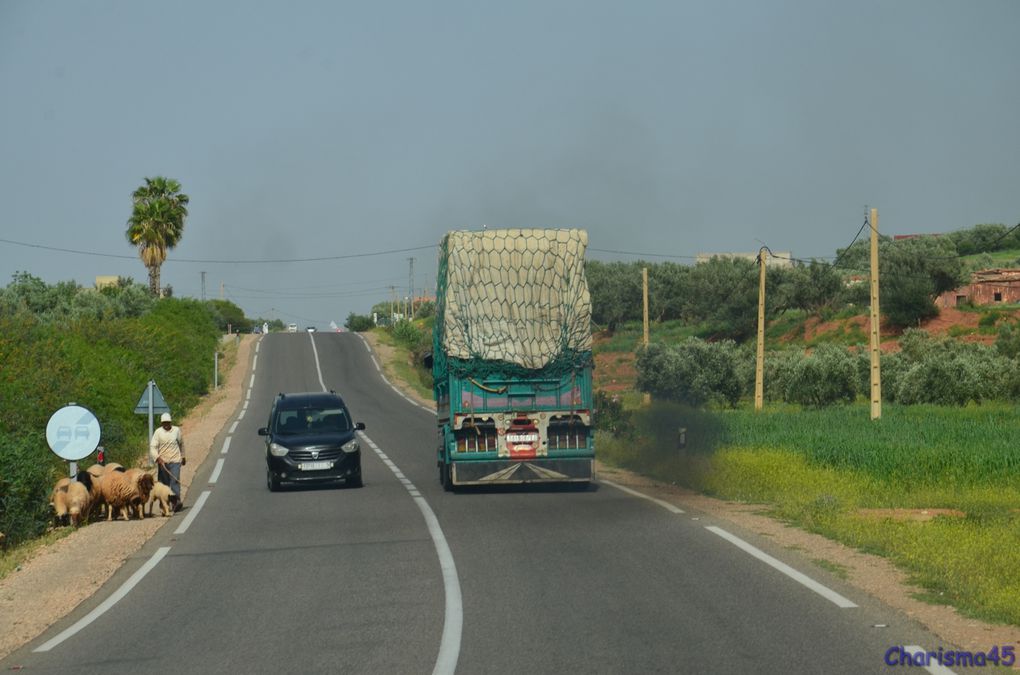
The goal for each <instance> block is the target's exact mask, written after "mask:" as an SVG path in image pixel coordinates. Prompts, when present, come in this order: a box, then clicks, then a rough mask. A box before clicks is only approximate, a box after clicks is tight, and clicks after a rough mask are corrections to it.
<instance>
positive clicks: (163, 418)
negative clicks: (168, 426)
mask: <svg viewBox="0 0 1020 675" xmlns="http://www.w3.org/2000/svg"><path fill="white" fill-rule="evenodd" d="M172 420H173V418H172V417H170V413H163V414H162V415H160V416H159V423H160V424H162V423H163V422H170V421H172Z"/></svg>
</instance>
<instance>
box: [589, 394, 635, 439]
mask: <svg viewBox="0 0 1020 675" xmlns="http://www.w3.org/2000/svg"><path fill="white" fill-rule="evenodd" d="M593 418H594V419H593V424H594V426H595V428H596V429H598V430H599V431H608V432H610V433H612V434H615V435H616V436H624V437H630V436H631V435H632V434H633V432H634V425H633V423H632V422H631V415H630V413H629V412H628V411H627V410H625V409H624V407H623V402H622V401H620V398H619V397H618V396H611V395H609V394H608V393H606V392H605V391H602V390H601V389H600V390H598V391H596V392H595V412H594V415H593Z"/></svg>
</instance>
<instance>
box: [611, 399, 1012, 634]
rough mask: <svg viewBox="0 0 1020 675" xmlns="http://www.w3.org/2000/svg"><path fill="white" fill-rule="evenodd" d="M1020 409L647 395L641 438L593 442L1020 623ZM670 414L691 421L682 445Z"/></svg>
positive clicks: (955, 601) (620, 458) (944, 597)
mask: <svg viewBox="0 0 1020 675" xmlns="http://www.w3.org/2000/svg"><path fill="white" fill-rule="evenodd" d="M1016 413H1017V410H1016V408H1015V407H1013V406H982V407H980V408H963V409H957V408H951V409H950V408H935V407H930V406H925V407H917V408H896V407H894V406H888V407H886V408H885V409H884V411H883V419H882V420H879V421H878V422H876V423H871V422H870V421H869V419H868V409H867V407H866V406H863V405H861V406H846V407H843V408H833V409H828V410H820V411H809V410H804V411H800V410H797V409H795V408H793V407H790V406H784V407H781V408H779V409H778V410H773V411H769V412H766V413H764V414H759V415H755V414H754V413H753V412H751V411H749V410H737V411H729V412H721V413H711V412H705V411H693V410H685V409H683V408H680V407H679V406H670V405H665V404H661V403H655V404H653V405H652V406H651V407H649V408H647V409H644V410H643V411H641V412H640V413H639V414H638V415H636V417H635V422H636V425H637V428H638V430H639V432H638V433H639V435H638V437H637V438H635V439H617V438H613V437H612V436H608V435H606V434H600V435H599V437H598V440H597V444H598V448H599V455H600V457H601V458H602V459H603V460H605V461H607V462H609V463H611V464H616V465H619V466H624V467H626V468H630V469H633V470H636V471H639V472H641V473H644V474H646V475H649V476H652V477H655V478H658V479H661V480H666V481H670V482H678V483H682V484H685V485H687V486H689V487H692V488H694V489H697V490H700V491H703V492H705V493H707V494H712V495H716V496H718V497H721V498H724V499H732V500H739V501H745V502H753V503H762V504H768V505H770V506H771V508H772V514H773V515H774V516H776V517H779V518H781V519H783V520H786V521H788V522H791V523H794V524H796V525H799V526H801V527H804V528H805V529H807V530H809V531H812V532H816V533H820V534H823V535H826V536H828V537H830V538H832V539H835V540H837V541H841V542H843V543H845V544H848V545H850V546H853V547H855V548H857V549H859V550H863V551H866V552H870V553H876V554H879V555H882V556H885V557H888V558H889V559H891V560H892V561H893V562H894V563H895V564H896V565H898V566H899V567H900V568H902V569H904V570H906V571H907V572H908V573H909V574H910V577H911V581H912V582H913V583H916V584H917V585H918V586H920V587H922V588H923V589H924V591H925V593H926V594H927V597H928V598H929V599H932V600H934V601H938V602H942V603H947V604H951V605H953V606H955V607H957V608H959V609H960V610H961V611H963V612H964V613H965V614H968V615H970V616H975V617H979V618H982V619H986V620H990V621H997V622H1003V623H1009V624H1013V625H1020V545H1018V544H1020V449H1018V448H1016V447H1015V446H1016V444H1015V439H1016V438H1017V437H1018V433H1020V418H1018V416H1017V414H1016ZM678 426H686V427H687V428H688V445H687V447H686V448H685V449H683V450H678V449H677V447H676V443H675V434H676V428H677V427H678ZM875 508H907V509H927V508H952V509H958V510H960V511H963V512H964V513H965V514H966V515H965V517H963V518H959V517H943V516H939V517H935V518H934V519H932V520H930V521H924V522H919V521H910V520H899V519H895V518H891V517H889V518H876V517H874V516H871V515H867V514H866V513H865V512H864V510H865V509H875ZM822 566H824V565H822ZM834 573H837V574H838V572H834Z"/></svg>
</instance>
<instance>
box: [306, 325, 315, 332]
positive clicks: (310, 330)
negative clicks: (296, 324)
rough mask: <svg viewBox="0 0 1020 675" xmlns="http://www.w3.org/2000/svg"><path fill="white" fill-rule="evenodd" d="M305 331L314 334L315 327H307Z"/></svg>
mask: <svg viewBox="0 0 1020 675" xmlns="http://www.w3.org/2000/svg"><path fill="white" fill-rule="evenodd" d="M305 330H306V331H308V332H309V333H314V332H315V326H308V327H307V328H305Z"/></svg>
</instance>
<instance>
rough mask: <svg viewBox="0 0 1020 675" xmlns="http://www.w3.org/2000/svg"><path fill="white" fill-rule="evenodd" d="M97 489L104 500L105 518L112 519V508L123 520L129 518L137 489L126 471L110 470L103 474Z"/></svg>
mask: <svg viewBox="0 0 1020 675" xmlns="http://www.w3.org/2000/svg"><path fill="white" fill-rule="evenodd" d="M150 480H151V476H150ZM99 490H100V492H101V493H102V495H103V501H105V502H106V520H108V521H109V520H113V515H114V510H117V511H118V512H119V514H120V515H123V516H124V520H128V519H129V518H130V516H129V509H130V508H132V506H133V504H134V500H135V499H137V498H138V489H137V487H136V486H135V483H134V481H133V480H132V479H131V478H130V477H129V476H128V475H127V474H126V473H122V472H120V471H111V472H110V473H108V474H104V475H103V479H102V480H101V481H100V483H99Z"/></svg>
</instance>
